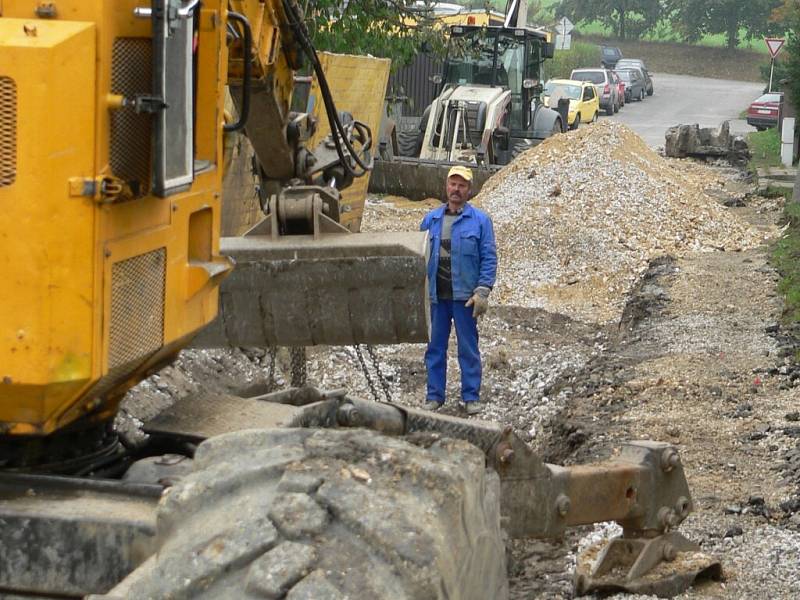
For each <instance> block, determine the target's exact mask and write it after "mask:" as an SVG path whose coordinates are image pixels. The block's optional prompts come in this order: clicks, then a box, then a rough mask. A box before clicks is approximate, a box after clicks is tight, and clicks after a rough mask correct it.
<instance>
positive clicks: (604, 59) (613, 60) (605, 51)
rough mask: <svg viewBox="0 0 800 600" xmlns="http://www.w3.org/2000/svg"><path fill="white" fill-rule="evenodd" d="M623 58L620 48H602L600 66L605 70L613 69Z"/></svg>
mask: <svg viewBox="0 0 800 600" xmlns="http://www.w3.org/2000/svg"><path fill="white" fill-rule="evenodd" d="M621 58H622V50H620V49H619V48H614V47H613V46H600V66H601V67H603V68H604V69H613V68H614V67H615V66H616V64H617V61H618V60H620V59H621Z"/></svg>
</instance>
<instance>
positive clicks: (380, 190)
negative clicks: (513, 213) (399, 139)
mask: <svg viewBox="0 0 800 600" xmlns="http://www.w3.org/2000/svg"><path fill="white" fill-rule="evenodd" d="M456 164H463V163H455V162H442V161H435V160H428V159H421V158H403V157H394V158H392V159H391V160H378V159H376V160H375V163H374V166H373V169H372V174H371V177H370V180H369V191H370V192H372V193H375V194H392V195H393V196H404V197H406V198H408V199H410V200H424V199H425V198H441V197H442V194H443V192H444V182H445V180H446V179H447V172H448V171H449V170H450V167H452V166H453V165H456ZM466 166H468V167H470V168H471V169H472V174H473V180H472V191H473V193H475V194H477V193H478V192H479V191H480V190H481V188H482V187H483V184H484V183H486V181H487V180H488V179H489V177H491V176H492V175H494V174H495V173H496V172H497V171H499V170H500V169H501V168H502V167H501V166H500V165H480V166H478V165H475V164H467V165H466Z"/></svg>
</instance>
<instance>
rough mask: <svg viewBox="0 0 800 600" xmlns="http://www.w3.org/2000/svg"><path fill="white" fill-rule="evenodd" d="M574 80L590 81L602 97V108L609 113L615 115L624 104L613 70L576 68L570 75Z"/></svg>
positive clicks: (598, 95)
mask: <svg viewBox="0 0 800 600" xmlns="http://www.w3.org/2000/svg"><path fill="white" fill-rule="evenodd" d="M569 78H570V79H572V80H574V81H589V82H590V83H592V84H593V85H594V89H595V91H596V92H597V97H598V98H599V99H600V108H602V109H603V110H604V111H606V114H607V115H613V114H614V113H615V112H618V111H619V107H620V106H622V99H621V98H620V97H619V86H618V85H617V84H616V83H614V79H613V78H612V77H611V71H609V70H608V69H575V70H574V71H572V74H571V75H570V76H569Z"/></svg>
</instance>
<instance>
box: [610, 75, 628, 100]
mask: <svg viewBox="0 0 800 600" xmlns="http://www.w3.org/2000/svg"><path fill="white" fill-rule="evenodd" d="M611 77H612V78H613V79H614V83H616V84H617V90H618V91H619V107H620V108H622V107H623V106H625V100H626V98H625V94H626V92H625V82H624V81H622V79H621V78H620V76H619V75H617V72H616V71H611Z"/></svg>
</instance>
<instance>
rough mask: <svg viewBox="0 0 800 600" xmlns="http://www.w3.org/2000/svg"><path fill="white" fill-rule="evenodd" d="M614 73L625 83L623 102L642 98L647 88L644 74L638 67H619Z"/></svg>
mask: <svg viewBox="0 0 800 600" xmlns="http://www.w3.org/2000/svg"><path fill="white" fill-rule="evenodd" d="M616 73H617V75H619V78H620V79H622V81H623V82H624V83H625V102H630V101H632V100H640V101H641V100H644V97H645V95H646V94H647V89H646V84H645V80H644V76H643V75H642V72H641V71H640V70H639V69H620V70H618V71H617V72H616Z"/></svg>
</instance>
